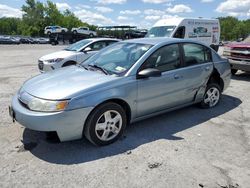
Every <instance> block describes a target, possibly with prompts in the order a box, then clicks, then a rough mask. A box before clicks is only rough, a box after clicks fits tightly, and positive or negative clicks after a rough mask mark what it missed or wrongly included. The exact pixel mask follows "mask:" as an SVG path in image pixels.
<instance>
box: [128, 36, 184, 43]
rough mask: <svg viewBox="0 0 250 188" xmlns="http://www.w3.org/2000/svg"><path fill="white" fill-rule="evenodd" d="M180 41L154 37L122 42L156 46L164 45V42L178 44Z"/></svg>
mask: <svg viewBox="0 0 250 188" xmlns="http://www.w3.org/2000/svg"><path fill="white" fill-rule="evenodd" d="M182 40H183V39H176V38H168V37H154V38H139V39H129V40H125V41H124V42H131V43H143V44H151V45H156V44H160V43H166V42H180V41H182Z"/></svg>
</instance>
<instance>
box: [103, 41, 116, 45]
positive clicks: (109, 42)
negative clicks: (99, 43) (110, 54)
mask: <svg viewBox="0 0 250 188" xmlns="http://www.w3.org/2000/svg"><path fill="white" fill-rule="evenodd" d="M115 42H117V41H113V40H108V41H106V46H109V45H111V44H114V43H115Z"/></svg>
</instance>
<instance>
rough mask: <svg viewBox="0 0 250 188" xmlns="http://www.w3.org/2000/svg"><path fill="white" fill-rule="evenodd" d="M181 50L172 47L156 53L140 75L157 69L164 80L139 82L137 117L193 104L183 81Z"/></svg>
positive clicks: (155, 78) (163, 48) (152, 79)
mask: <svg viewBox="0 0 250 188" xmlns="http://www.w3.org/2000/svg"><path fill="white" fill-rule="evenodd" d="M181 59H182V58H181V48H180V46H179V45H178V44H171V45H167V46H164V47H161V48H160V49H158V50H156V51H155V52H154V53H153V54H152V55H151V56H150V57H149V58H148V59H147V60H146V61H145V62H144V64H143V65H142V67H141V68H140V69H139V71H141V70H144V69H147V68H155V69H158V70H160V71H161V72H162V75H161V76H160V77H149V78H146V79H138V80H137V87H138V96H137V117H142V116H145V115H149V114H151V113H154V112H158V111H161V110H165V109H167V108H171V107H175V106H178V105H181V104H184V103H188V102H190V101H189V100H190V99H189V97H188V96H187V95H186V89H187V88H186V84H185V81H184V77H183V65H182V61H181Z"/></svg>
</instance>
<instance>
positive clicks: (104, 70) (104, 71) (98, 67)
mask: <svg viewBox="0 0 250 188" xmlns="http://www.w3.org/2000/svg"><path fill="white" fill-rule="evenodd" d="M88 66H89V67H94V68H96V69H99V70H101V71H102V72H103V73H104V74H106V75H109V73H108V71H107V70H106V69H104V68H102V67H100V66H98V65H91V64H89V65H88Z"/></svg>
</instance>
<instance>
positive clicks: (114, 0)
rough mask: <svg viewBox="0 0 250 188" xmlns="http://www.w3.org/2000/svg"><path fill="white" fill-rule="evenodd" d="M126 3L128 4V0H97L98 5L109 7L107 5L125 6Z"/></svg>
mask: <svg viewBox="0 0 250 188" xmlns="http://www.w3.org/2000/svg"><path fill="white" fill-rule="evenodd" d="M126 2H127V0H97V3H99V4H104V5H107V4H124V3H126Z"/></svg>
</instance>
